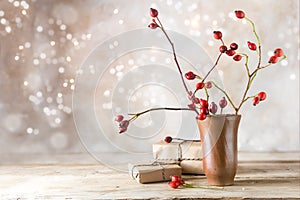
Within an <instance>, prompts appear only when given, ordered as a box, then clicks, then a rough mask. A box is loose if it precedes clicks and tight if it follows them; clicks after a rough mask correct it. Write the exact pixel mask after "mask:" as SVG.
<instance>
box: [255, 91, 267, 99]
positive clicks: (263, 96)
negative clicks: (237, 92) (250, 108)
mask: <svg viewBox="0 0 300 200" xmlns="http://www.w3.org/2000/svg"><path fill="white" fill-rule="evenodd" d="M257 97H258V98H259V100H260V101H264V100H265V99H266V98H267V94H266V93H265V92H260V93H258V95H257Z"/></svg>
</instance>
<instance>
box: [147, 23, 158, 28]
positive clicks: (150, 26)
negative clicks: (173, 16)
mask: <svg viewBox="0 0 300 200" xmlns="http://www.w3.org/2000/svg"><path fill="white" fill-rule="evenodd" d="M148 27H149V28H151V29H156V28H157V27H159V26H158V25H157V24H156V23H154V22H152V23H150V24H149V25H148Z"/></svg>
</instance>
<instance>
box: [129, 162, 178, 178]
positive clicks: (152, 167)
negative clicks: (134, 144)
mask: <svg viewBox="0 0 300 200" xmlns="http://www.w3.org/2000/svg"><path fill="white" fill-rule="evenodd" d="M178 164H179V162H157V161H155V162H151V163H134V164H132V163H129V164H128V170H129V175H130V176H131V177H132V178H133V179H135V180H136V181H137V182H138V183H153V182H161V181H169V180H170V179H171V176H173V175H177V176H181V173H182V169H181V167H180V166H179V165H178Z"/></svg>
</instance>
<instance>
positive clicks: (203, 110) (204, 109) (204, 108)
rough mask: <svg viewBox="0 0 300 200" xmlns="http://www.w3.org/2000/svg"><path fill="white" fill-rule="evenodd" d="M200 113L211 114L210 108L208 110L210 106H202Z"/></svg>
mask: <svg viewBox="0 0 300 200" xmlns="http://www.w3.org/2000/svg"><path fill="white" fill-rule="evenodd" d="M200 113H203V114H205V115H208V114H209V110H208V108H206V107H202V108H200Z"/></svg>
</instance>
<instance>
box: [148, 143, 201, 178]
mask: <svg viewBox="0 0 300 200" xmlns="http://www.w3.org/2000/svg"><path fill="white" fill-rule="evenodd" d="M153 157H154V159H155V160H157V161H161V162H164V161H179V162H180V166H181V167H182V173H185V174H203V166H202V144H201V142H200V141H191V140H173V141H172V142H170V143H166V142H165V141H160V142H157V143H154V144H153Z"/></svg>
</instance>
